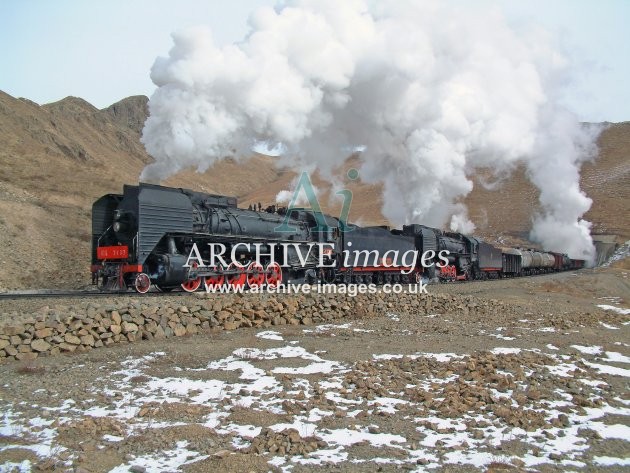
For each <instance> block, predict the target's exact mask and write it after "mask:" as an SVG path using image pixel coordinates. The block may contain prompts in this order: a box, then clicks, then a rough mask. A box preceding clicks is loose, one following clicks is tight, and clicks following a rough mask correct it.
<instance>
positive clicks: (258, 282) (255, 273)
mask: <svg viewBox="0 0 630 473" xmlns="http://www.w3.org/2000/svg"><path fill="white" fill-rule="evenodd" d="M264 282H265V268H263V267H262V265H261V264H258V263H256V262H255V261H254V262H253V263H251V264H250V265H249V266H248V267H247V284H248V285H249V287H260V286H262V285H263V283H264Z"/></svg>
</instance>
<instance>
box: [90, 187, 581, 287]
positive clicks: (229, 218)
mask: <svg viewBox="0 0 630 473" xmlns="http://www.w3.org/2000/svg"><path fill="white" fill-rule="evenodd" d="M284 228H290V231H279V229H280V230H282V229H284ZM344 230H349V231H344ZM313 243H318V244H320V245H313ZM211 244H221V245H222V246H223V247H224V248H225V249H226V252H225V253H226V255H231V254H232V253H233V254H234V256H235V260H234V261H232V260H231V259H230V261H231V262H230V263H229V264H225V265H223V264H221V263H218V264H214V265H211V264H210V262H212V261H214V260H216V259H217V258H213V256H216V255H213V254H212V252H213V251H214V249H213V246H212V245H211ZM194 247H196V249H197V251H198V253H197V254H196V255H198V256H199V259H194V261H193V262H192V263H191V264H190V265H187V264H186V263H187V261H189V257H190V255H191V254H194V253H191V252H193V250H194ZM255 251H258V252H259V253H260V254H261V255H263V257H262V258H259V262H256V258H255V257H254V252H255ZM410 251H411V252H413V251H416V252H417V253H418V254H419V255H422V256H423V257H422V258H417V259H415V260H414V261H412V260H410V259H405V258H404V257H403V256H404V255H405V253H406V252H410ZM320 252H322V254H319V253H320ZM346 254H351V255H354V256H351V257H350V258H348V257H347V256H346ZM265 255H266V256H265ZM304 255H306V256H304ZM199 262H201V263H202V264H199ZM322 262H325V265H322V264H321V263H322ZM583 266H584V261H583V260H575V259H570V258H569V257H568V256H567V255H565V254H561V253H551V252H545V251H538V250H531V249H520V248H498V247H495V246H493V245H491V244H489V243H487V242H485V241H483V240H481V239H480V238H477V237H473V236H468V235H463V234H460V233H452V232H444V231H441V230H439V229H436V228H431V227H427V226H424V225H419V224H412V225H405V226H403V228H402V229H390V228H389V227H384V226H380V227H374V226H372V227H360V226H353V227H352V229H349V228H344V227H343V225H342V222H340V221H339V220H338V219H336V218H335V217H331V216H328V215H324V214H322V213H319V212H314V211H313V210H311V209H291V210H290V211H288V214H287V211H286V210H283V209H280V212H275V211H255V210H251V209H240V208H238V206H237V200H236V199H235V198H234V197H228V196H222V195H214V194H207V193H202V192H195V191H191V190H188V189H181V188H171V187H163V186H158V185H152V184H145V183H141V184H139V185H137V186H131V185H125V186H124V188H123V192H122V194H107V195H104V196H102V197H101V198H99V199H98V200H96V202H94V204H93V206H92V267H91V271H92V282H93V283H94V284H97V285H98V286H99V287H101V288H104V289H110V290H125V289H128V288H133V289H135V290H136V291H138V292H140V293H145V292H147V291H149V289H150V288H151V286H155V287H156V288H158V289H160V290H162V291H170V290H173V289H175V288H180V287H181V288H182V289H183V290H185V291H188V292H194V291H196V290H199V289H200V288H202V287H207V288H211V287H212V288H217V287H219V286H224V285H229V286H233V287H245V286H260V285H262V284H266V285H269V286H277V285H278V284H281V283H282V282H286V281H291V282H292V283H303V282H314V281H316V280H320V281H325V282H329V283H368V284H369V283H374V284H384V283H399V282H413V281H419V280H421V279H429V280H440V281H466V280H476V279H495V278H502V277H517V276H527V275H534V274H543V273H548V272H552V271H565V270H573V269H579V268H581V267H583Z"/></svg>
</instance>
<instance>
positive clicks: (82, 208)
mask: <svg viewBox="0 0 630 473" xmlns="http://www.w3.org/2000/svg"><path fill="white" fill-rule="evenodd" d="M146 104H147V98H146V97H143V96H135V97H129V98H126V99H123V100H121V101H120V102H117V103H115V104H113V105H111V106H110V107H107V108H106V109H103V110H98V109H97V108H95V107H93V106H92V105H90V104H89V103H87V102H86V101H84V100H82V99H80V98H75V97H67V98H65V99H63V100H61V101H59V102H55V103H52V104H47V105H43V106H39V105H37V104H35V103H34V102H31V101H29V100H26V99H16V98H13V97H11V96H9V95H7V94H5V93H3V92H0V290H1V289H3V288H4V289H16V288H37V287H46V288H53V287H78V286H82V285H84V284H85V283H86V282H87V281H88V280H89V275H88V268H89V231H90V209H91V204H92V202H93V200H94V199H95V198H96V197H98V196H100V195H102V194H105V193H109V192H118V191H119V190H120V189H121V187H122V185H123V184H124V183H130V184H135V183H137V178H138V176H139V174H140V171H141V170H142V168H143V167H144V166H145V165H146V164H147V163H148V162H150V160H151V158H150V157H149V156H148V155H147V154H146V152H145V150H144V148H143V146H142V145H141V143H140V141H139V138H140V131H141V128H142V123H143V122H144V119H145V118H146V113H147V108H146ZM600 147H601V153H600V156H599V158H598V160H597V161H596V162H595V163H593V164H589V165H587V166H585V168H584V173H583V186H584V188H585V190H586V191H587V193H588V194H589V195H590V196H591V197H593V198H594V200H595V203H594V205H593V209H592V210H591V212H589V215H588V217H589V218H591V219H592V220H593V221H594V222H595V230H597V231H600V232H614V233H617V234H620V235H623V236H624V237H625V238H628V237H630V221H629V219H628V210H629V209H628V203H627V202H628V197H630V196H629V195H628V192H629V188H630V186H629V179H630V169H629V165H630V123H621V124H614V125H612V126H611V127H610V128H608V129H607V130H606V131H605V132H604V134H603V135H602V137H601V140H600ZM352 166H353V161H352V160H350V161H349V162H347V163H346V164H345V165H344V167H343V169H341V170H340V171H341V172H343V171H345V170H347V169H348V168H350V167H352ZM341 172H340V175H342V174H341ZM294 177H295V174H294V173H292V172H290V171H283V170H277V169H275V168H274V159H273V158H270V157H267V156H262V155H255V156H254V157H253V158H252V159H251V160H250V161H248V162H247V163H246V164H245V165H243V163H237V162H235V161H234V160H231V159H226V160H224V161H222V162H221V163H219V164H218V165H216V166H214V167H213V168H212V169H210V170H208V171H207V172H205V173H203V174H198V173H196V172H194V171H192V170H190V171H185V172H182V173H179V174H178V175H176V176H174V177H172V178H170V179H168V180H167V181H166V182H165V184H166V185H173V186H181V187H189V188H192V189H196V190H202V191H207V192H214V193H222V194H228V195H236V196H238V197H240V202H241V206H247V205H248V204H249V203H252V202H253V203H257V202H261V203H263V204H265V205H266V204H269V203H272V202H274V200H275V196H276V194H277V193H278V192H279V191H281V190H284V189H287V188H289V184H290V182H291V180H292V179H293V178H294ZM314 181H315V185H317V186H318V187H321V188H324V189H325V187H326V184H325V183H323V182H321V180H319V179H317V177H315V179H314ZM347 185H348V188H350V189H351V190H352V191H353V193H354V199H353V205H352V210H351V220H353V221H358V222H359V223H363V224H383V223H386V222H385V220H384V219H383V216H382V215H381V213H380V210H379V209H380V203H379V195H380V192H379V189H378V188H376V187H374V186H369V185H366V184H363V183H361V182H358V183H354V182H352V183H350V182H348V183H347ZM322 197H323V198H322V199H321V202H322V204H323V205H324V207H325V208H326V210H327V211H329V212H331V213H332V214H333V215H335V214H337V215H338V212H339V208H340V205H341V201H340V200H339V199H338V198H333V199H328V197H327V196H326V195H325V193H324V195H323V196H322ZM467 203H468V204H469V207H470V214H471V217H472V218H473V220H474V221H475V223H476V224H477V226H478V229H479V233H480V234H482V235H485V236H488V237H491V238H492V239H494V237H497V236H501V237H503V238H507V239H508V240H510V239H518V238H524V237H525V236H526V234H527V230H528V228H529V222H530V215H531V210H532V208H535V205H536V191H535V189H534V188H532V186H531V185H529V184H528V182H527V180H526V179H525V178H524V174H523V173H522V172H521V171H519V172H517V173H516V174H515V176H514V178H513V179H511V180H509V181H507V182H505V183H504V184H503V185H502V186H501V188H500V189H499V190H498V191H495V192H490V191H487V190H485V189H483V188H482V187H481V186H476V188H475V190H474V191H473V193H472V194H471V195H470V196H469V198H468V199H467Z"/></svg>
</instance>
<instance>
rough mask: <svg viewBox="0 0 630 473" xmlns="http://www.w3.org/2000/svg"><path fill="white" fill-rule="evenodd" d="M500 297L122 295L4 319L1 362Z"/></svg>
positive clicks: (484, 306)
mask: <svg viewBox="0 0 630 473" xmlns="http://www.w3.org/2000/svg"><path fill="white" fill-rule="evenodd" d="M507 309H508V307H507V306H506V305H505V304H503V303H502V302H500V301H497V300H486V299H484V300H481V299H475V298H472V297H469V296H452V295H443V294H428V295H426V294H425V295H418V294H411V293H402V294H385V293H382V292H379V293H376V294H359V295H357V296H356V297H348V296H347V295H341V294H309V295H304V294H300V295H283V296H277V295H269V294H229V295H228V294H205V293H200V294H195V295H193V296H190V297H171V298H166V297H155V298H131V299H129V298H121V299H120V301H117V300H116V299H114V300H113V301H109V302H108V303H102V302H100V301H90V302H86V301H84V302H81V303H77V304H75V305H69V306H54V305H53V306H44V307H42V308H40V309H39V310H37V311H35V312H34V313H17V312H15V313H4V314H1V315H0V320H1V321H2V322H0V325H3V326H1V327H0V360H32V359H35V358H37V357H40V356H48V355H56V354H60V353H72V352H85V351H88V350H92V349H94V348H100V347H106V346H110V345H112V344H115V343H130V342H137V341H140V340H152V339H158V340H159V339H165V338H170V337H182V336H186V335H194V334H198V333H203V332H217V331H221V330H235V329H237V328H240V327H270V326H275V325H287V324H290V325H313V324H318V323H330V322H333V321H338V320H340V319H344V318H357V317H364V316H372V315H385V314H387V313H395V314H402V313H412V314H414V313H417V314H430V313H442V314H444V313H451V312H457V313H459V314H461V315H465V316H469V315H470V316H475V315H479V316H483V315H484V314H496V313H497V311H500V310H507Z"/></svg>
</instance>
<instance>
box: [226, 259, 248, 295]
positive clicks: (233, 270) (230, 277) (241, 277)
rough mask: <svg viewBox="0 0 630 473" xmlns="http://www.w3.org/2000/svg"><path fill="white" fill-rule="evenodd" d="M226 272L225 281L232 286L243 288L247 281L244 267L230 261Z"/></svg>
mask: <svg viewBox="0 0 630 473" xmlns="http://www.w3.org/2000/svg"><path fill="white" fill-rule="evenodd" d="M227 272H228V274H227V275H226V279H227V282H228V284H229V285H230V286H232V287H233V288H235V289H237V288H243V287H245V283H246V282H247V273H246V272H245V267H244V266H240V265H237V264H236V263H230V265H229V266H228V267H227Z"/></svg>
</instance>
